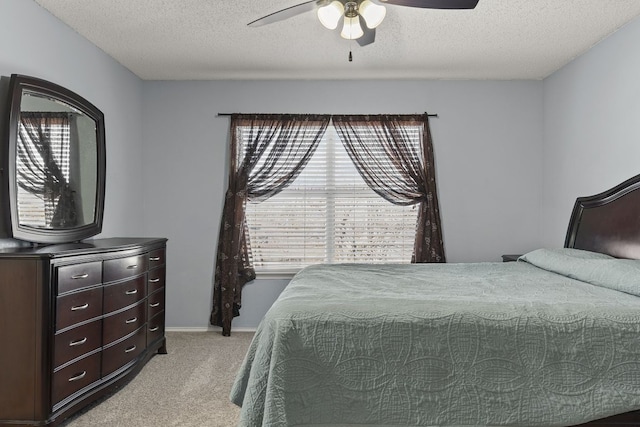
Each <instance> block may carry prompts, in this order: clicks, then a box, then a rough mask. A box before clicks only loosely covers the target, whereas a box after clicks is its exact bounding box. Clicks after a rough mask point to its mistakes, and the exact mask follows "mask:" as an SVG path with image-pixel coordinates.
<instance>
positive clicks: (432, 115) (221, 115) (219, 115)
mask: <svg viewBox="0 0 640 427" xmlns="http://www.w3.org/2000/svg"><path fill="white" fill-rule="evenodd" d="M232 114H246V113H218V114H217V116H218V117H224V116H230V115H232ZM265 114H274V113H265ZM425 114H426V115H427V117H438V115H437V114H429V113H425ZM355 115H357V114H355ZM364 115H366V114H364ZM371 115H372V116H374V115H375V114H371Z"/></svg>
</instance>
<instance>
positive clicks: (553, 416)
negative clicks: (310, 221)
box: [231, 261, 640, 427]
mask: <svg viewBox="0 0 640 427" xmlns="http://www.w3.org/2000/svg"><path fill="white" fill-rule="evenodd" d="M608 268H613V269H614V270H615V269H616V267H615V266H614V267H608ZM598 274H599V275H602V272H601V271H599V272H598ZM639 278H640V275H639ZM616 280H618V279H616ZM231 400H232V401H233V402H234V403H236V404H237V405H240V406H242V415H241V418H242V419H241V422H240V425H241V426H251V427H253V426H270V427H275V426H283V427H284V426H346V425H357V426H432V425H442V426H453V425H455V426H487V425H492V426H493V425H496V426H515V425H517V426H561V425H570V424H577V423H580V422H586V421H588V420H591V419H597V418H602V417H605V416H609V415H613V414H616V413H621V412H626V411H630V410H635V409H639V408H640V297H638V296H635V295H631V294H629V293H626V292H621V291H617V290H614V289H609V288H607V287H604V286H598V285H594V284H590V283H586V282H583V281H579V280H575V279H572V278H569V277H566V276H563V275H561V274H558V273H556V272H551V271H547V270H544V269H542V268H539V267H535V266H533V265H531V264H529V263H527V262H522V261H519V262H511V263H479V264H412V265H382V266H379V265H378V266H376V265H323V266H313V267H309V268H306V269H304V270H303V271H301V272H300V273H299V274H297V275H296V276H295V277H294V279H293V280H292V281H291V283H290V284H289V285H288V287H287V288H286V289H285V290H284V292H283V293H282V294H281V296H280V297H279V299H278V300H277V301H276V302H275V304H274V305H273V307H272V308H271V309H270V310H269V312H268V313H267V315H266V317H265V319H264V320H263V322H262V323H261V324H260V326H259V328H258V331H257V333H256V335H255V338H254V340H253V342H252V344H251V347H250V349H249V351H248V353H247V356H246V359H245V361H244V363H243V366H242V367H241V369H240V372H239V373H238V376H237V379H236V383H235V384H234V387H233V390H232V392H231Z"/></svg>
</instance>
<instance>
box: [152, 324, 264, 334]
mask: <svg viewBox="0 0 640 427" xmlns="http://www.w3.org/2000/svg"><path fill="white" fill-rule="evenodd" d="M164 330H165V331H166V332H212V331H215V332H220V331H222V328H221V327H220V326H186V327H169V326H167V327H165V328H164ZM255 331H256V328H242V327H239V328H232V329H231V333H232V334H233V333H234V332H255Z"/></svg>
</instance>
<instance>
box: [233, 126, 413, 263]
mask: <svg viewBox="0 0 640 427" xmlns="http://www.w3.org/2000/svg"><path fill="white" fill-rule="evenodd" d="M240 130H241V129H240ZM241 131H242V130H241ZM410 133H411V132H410ZM411 134H415V141H412V142H415V147H416V150H415V151H416V152H417V153H419V152H420V151H421V150H420V140H419V138H420V133H419V132H412V133H411ZM243 145H244V146H246V144H243ZM246 218H247V225H248V228H249V236H250V242H251V251H252V255H253V261H254V267H255V269H256V271H257V272H259V273H260V272H262V273H266V272H274V273H289V272H295V271H297V270H299V269H300V268H302V267H305V266H307V265H311V264H318V263H355V262H366V263H408V262H410V261H411V255H412V252H413V245H414V239H415V231H416V220H417V205H411V206H398V205H394V204H391V203H390V202H387V201H386V200H384V199H383V198H381V197H380V196H379V195H377V194H376V193H375V192H373V191H372V190H371V189H370V188H369V187H368V186H367V185H366V184H365V182H364V181H363V179H362V178H361V176H360V174H359V173H358V171H357V170H356V168H355V166H354V165H353V163H352V161H351V159H350V158H349V155H348V154H347V152H346V151H345V149H344V147H343V145H342V143H341V141H340V140H339V138H338V136H337V134H336V131H335V129H334V128H333V127H332V126H331V125H330V126H329V127H328V129H327V132H326V133H325V136H324V138H323V140H322V141H321V142H320V144H319V146H318V148H317V150H316V152H315V153H314V155H313V157H312V158H311V160H310V161H309V163H308V164H307V166H306V168H305V169H304V170H303V171H302V172H301V173H300V175H299V176H298V177H297V178H296V180H295V181H294V182H293V183H292V184H291V185H290V186H289V187H287V188H286V189H285V190H283V191H282V192H280V193H279V194H277V195H275V196H273V197H271V198H270V199H268V200H266V201H264V202H261V203H251V202H250V203H248V204H247V210H246Z"/></svg>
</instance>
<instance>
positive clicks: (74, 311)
mask: <svg viewBox="0 0 640 427" xmlns="http://www.w3.org/2000/svg"><path fill="white" fill-rule="evenodd" d="M56 300H57V301H56V331H60V330H62V329H64V328H67V327H69V326H71V325H75V324H76V323H80V322H84V321H85V320H89V319H93V318H94V317H100V316H101V315H102V287H98V288H92V289H87V290H86V291H80V292H74V293H72V294H67V295H63V296H61V297H58V298H56Z"/></svg>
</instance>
